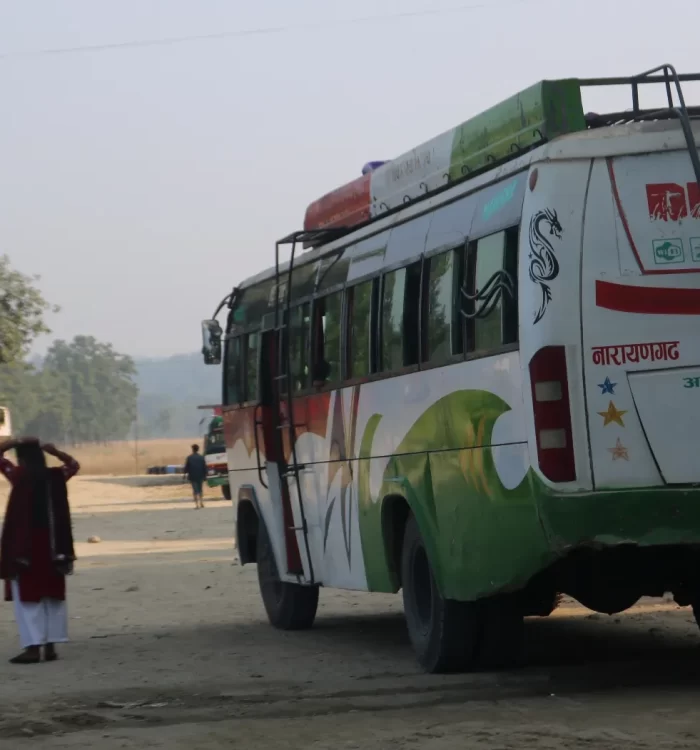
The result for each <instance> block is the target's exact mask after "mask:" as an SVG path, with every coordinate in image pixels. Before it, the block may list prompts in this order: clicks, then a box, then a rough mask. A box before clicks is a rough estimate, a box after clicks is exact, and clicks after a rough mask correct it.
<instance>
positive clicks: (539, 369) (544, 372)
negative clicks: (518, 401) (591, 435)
mask: <svg viewBox="0 0 700 750" xmlns="http://www.w3.org/2000/svg"><path fill="white" fill-rule="evenodd" d="M530 383H531V384H532V405H533V409H534V413H535V433H536V435H537V456H538V461H539V466H540V470H541V471H542V473H543V474H544V475H545V476H546V477H547V479H549V480H550V481H552V482H573V481H574V480H575V479H576V464H575V461H574V443H573V437H572V431H571V409H570V405H569V380H568V374H567V369H566V350H565V348H564V347H563V346H547V347H545V348H544V349H540V350H539V351H538V352H537V354H535V356H534V357H533V358H532V360H531V361H530Z"/></svg>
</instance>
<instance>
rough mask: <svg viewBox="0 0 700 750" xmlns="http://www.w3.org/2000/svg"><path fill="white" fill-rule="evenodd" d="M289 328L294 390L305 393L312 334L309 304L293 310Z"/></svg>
mask: <svg viewBox="0 0 700 750" xmlns="http://www.w3.org/2000/svg"><path fill="white" fill-rule="evenodd" d="M291 316H292V322H291V325H290V327H289V335H290V336H291V339H290V342H289V361H290V367H291V377H292V389H293V390H294V391H296V392H298V391H303V390H304V389H305V388H308V386H309V362H308V357H309V334H310V332H311V306H310V305H309V303H308V302H305V303H304V304H303V305H299V306H298V307H295V308H293V309H292V310H291Z"/></svg>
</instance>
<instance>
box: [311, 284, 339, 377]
mask: <svg viewBox="0 0 700 750" xmlns="http://www.w3.org/2000/svg"><path fill="white" fill-rule="evenodd" d="M342 313H343V295H342V292H337V293H336V294H329V295H328V296H327V297H322V298H321V299H317V300H316V304H315V312H314V361H313V381H314V385H317V386H318V385H324V384H327V383H337V382H338V381H339V380H340V338H341V336H340V335H341V332H342Z"/></svg>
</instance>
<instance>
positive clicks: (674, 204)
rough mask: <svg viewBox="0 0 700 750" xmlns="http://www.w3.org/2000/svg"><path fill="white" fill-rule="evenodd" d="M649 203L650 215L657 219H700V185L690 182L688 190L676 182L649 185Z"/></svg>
mask: <svg viewBox="0 0 700 750" xmlns="http://www.w3.org/2000/svg"><path fill="white" fill-rule="evenodd" d="M647 203H648V204H649V216H650V217H651V218H652V219H655V220H657V221H659V220H660V221H680V220H681V219H686V218H688V216H691V217H692V218H694V219H700V185H698V183H697V182H689V183H688V185H687V191H686V188H684V187H683V185H678V184H676V183H675V182H661V183H658V184H654V185H647Z"/></svg>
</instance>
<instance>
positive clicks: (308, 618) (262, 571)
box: [257, 523, 318, 630]
mask: <svg viewBox="0 0 700 750" xmlns="http://www.w3.org/2000/svg"><path fill="white" fill-rule="evenodd" d="M257 562H258V584H259V586H260V594H261V596H262V600H263V604H264V605H265V611H266V612H267V618H268V620H269V621H270V624H271V625H272V626H273V627H275V628H278V629H280V630H307V629H308V628H310V627H311V626H312V625H313V624H314V620H315V619H316V610H317V609H318V586H300V585H298V584H296V583H287V582H286V581H281V580H280V577H279V573H278V572H277V563H276V562H275V556H274V553H273V551H272V544H271V542H270V537H269V535H268V533H267V528H266V527H265V524H264V523H260V526H259V531H258V542H257Z"/></svg>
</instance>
